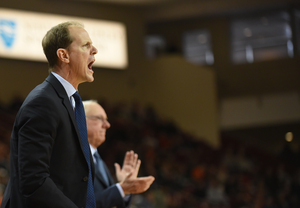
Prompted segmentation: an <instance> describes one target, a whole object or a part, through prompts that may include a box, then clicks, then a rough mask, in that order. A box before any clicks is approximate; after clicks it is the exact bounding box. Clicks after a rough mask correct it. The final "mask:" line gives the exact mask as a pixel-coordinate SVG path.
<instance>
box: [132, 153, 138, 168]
mask: <svg viewBox="0 0 300 208" xmlns="http://www.w3.org/2000/svg"><path fill="white" fill-rule="evenodd" d="M132 152H133V151H132ZM137 161H138V154H136V153H135V154H134V155H133V158H132V165H133V168H136V166H137Z"/></svg>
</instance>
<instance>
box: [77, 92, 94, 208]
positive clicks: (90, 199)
mask: <svg viewBox="0 0 300 208" xmlns="http://www.w3.org/2000/svg"><path fill="white" fill-rule="evenodd" d="M73 97H74V99H75V116H76V121H77V125H78V129H79V132H80V137H81V143H82V147H83V151H84V155H85V158H86V161H87V163H88V165H89V178H88V188H87V197H86V208H95V207H96V201H95V195H94V187H93V181H92V171H91V164H90V146H89V142H88V137H87V129H86V118H85V113H84V108H83V105H82V101H81V98H80V95H79V94H78V92H76V93H74V94H73Z"/></svg>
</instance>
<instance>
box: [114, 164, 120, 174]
mask: <svg viewBox="0 0 300 208" xmlns="http://www.w3.org/2000/svg"><path fill="white" fill-rule="evenodd" d="M114 165H115V170H116V173H119V172H120V171H121V167H120V165H119V164H118V163H115V164H114Z"/></svg>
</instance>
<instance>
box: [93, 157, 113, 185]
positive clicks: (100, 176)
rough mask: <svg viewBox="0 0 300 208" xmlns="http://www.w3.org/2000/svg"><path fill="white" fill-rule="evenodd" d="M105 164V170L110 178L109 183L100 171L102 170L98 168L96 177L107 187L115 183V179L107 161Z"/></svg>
mask: <svg viewBox="0 0 300 208" xmlns="http://www.w3.org/2000/svg"><path fill="white" fill-rule="evenodd" d="M103 166H104V170H105V173H106V175H107V178H108V182H109V184H107V183H106V182H105V180H104V178H103V176H102V174H101V173H100V171H99V170H98V168H96V171H95V172H96V177H97V178H98V180H100V181H101V183H102V184H103V185H104V186H105V187H108V186H111V185H112V184H114V180H113V178H112V176H111V174H110V172H109V170H108V168H107V166H106V164H105V162H103Z"/></svg>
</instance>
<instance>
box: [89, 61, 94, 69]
mask: <svg viewBox="0 0 300 208" xmlns="http://www.w3.org/2000/svg"><path fill="white" fill-rule="evenodd" d="M94 62H95V60H93V61H91V62H90V63H89V64H88V68H89V69H90V70H92V66H93V64H94Z"/></svg>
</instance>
